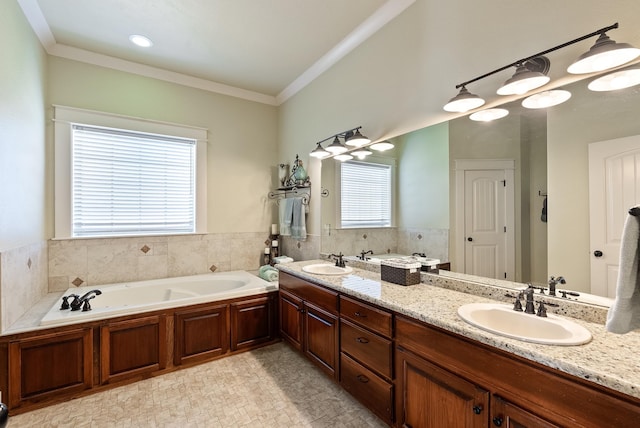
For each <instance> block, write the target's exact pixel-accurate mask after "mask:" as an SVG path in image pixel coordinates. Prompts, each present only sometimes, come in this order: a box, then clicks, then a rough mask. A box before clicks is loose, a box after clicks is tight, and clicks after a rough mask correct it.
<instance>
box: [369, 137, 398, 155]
mask: <svg viewBox="0 0 640 428" xmlns="http://www.w3.org/2000/svg"><path fill="white" fill-rule="evenodd" d="M394 147H395V146H394V145H393V143H391V142H390V141H388V140H384V141H380V142H378V143H373V144H372V145H370V146H369V148H370V149H372V150H375V151H377V152H384V151H385V150H391V149H393V148H394Z"/></svg>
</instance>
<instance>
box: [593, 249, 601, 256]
mask: <svg viewBox="0 0 640 428" xmlns="http://www.w3.org/2000/svg"><path fill="white" fill-rule="evenodd" d="M593 255H594V256H596V257H602V255H603V254H602V251H600V250H595V251H594V252H593Z"/></svg>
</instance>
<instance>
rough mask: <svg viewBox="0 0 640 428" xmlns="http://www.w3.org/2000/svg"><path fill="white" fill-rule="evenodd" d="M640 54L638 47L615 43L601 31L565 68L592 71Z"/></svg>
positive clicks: (607, 67)
mask: <svg viewBox="0 0 640 428" xmlns="http://www.w3.org/2000/svg"><path fill="white" fill-rule="evenodd" d="M638 56H640V49H638V48H634V47H633V46H631V45H630V44H628V43H616V42H615V41H614V40H611V39H610V38H609V36H607V35H606V33H601V34H600V37H598V40H596V42H595V44H594V45H593V46H591V49H589V50H588V51H587V52H585V53H583V54H582V55H580V57H578V59H577V60H576V61H575V62H574V63H573V64H571V65H570V66H569V68H567V71H568V72H569V73H571V74H585V73H594V72H597V71H604V70H608V69H610V68H614V67H617V66H619V65H622V64H626V63H627V62H629V61H631V60H633V59H635V58H637V57H638Z"/></svg>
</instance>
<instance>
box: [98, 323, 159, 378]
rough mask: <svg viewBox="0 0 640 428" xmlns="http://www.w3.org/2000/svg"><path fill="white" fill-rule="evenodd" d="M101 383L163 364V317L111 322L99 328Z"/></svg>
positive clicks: (145, 372)
mask: <svg viewBox="0 0 640 428" xmlns="http://www.w3.org/2000/svg"><path fill="white" fill-rule="evenodd" d="M100 336H101V337H100V366H101V370H100V372H101V376H102V379H101V380H102V383H103V384H105V383H113V382H117V381H119V380H123V379H128V378H133V377H137V376H140V375H144V374H149V373H151V372H155V371H158V370H162V369H163V368H165V367H166V346H167V344H166V317H165V316H164V315H156V316H150V317H144V318H137V319H131V320H127V321H118V322H111V323H109V324H107V325H104V326H102V327H101V329H100Z"/></svg>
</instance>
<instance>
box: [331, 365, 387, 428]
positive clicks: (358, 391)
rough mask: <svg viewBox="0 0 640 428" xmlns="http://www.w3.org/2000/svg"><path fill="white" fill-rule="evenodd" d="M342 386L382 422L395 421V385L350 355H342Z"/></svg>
mask: <svg viewBox="0 0 640 428" xmlns="http://www.w3.org/2000/svg"><path fill="white" fill-rule="evenodd" d="M340 370H341V371H340V384H341V385H342V387H343V388H344V389H346V390H347V391H349V393H350V394H351V395H353V396H354V397H355V398H357V399H358V400H359V401H360V402H361V403H362V404H364V405H365V406H366V407H367V408H369V410H371V411H372V412H374V413H375V414H377V415H378V416H379V417H380V418H381V419H382V420H384V421H385V422H387V423H388V424H391V422H392V421H393V410H392V409H393V405H392V403H393V385H391V384H390V383H388V382H386V381H385V380H383V379H382V378H381V377H379V376H377V375H376V374H375V373H373V372H372V371H370V370H368V369H367V368H365V367H364V366H361V365H360V364H358V363H357V362H356V361H354V360H353V359H351V358H350V357H349V356H348V355H346V354H344V353H341V354H340Z"/></svg>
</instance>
